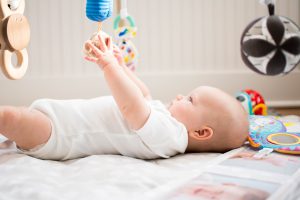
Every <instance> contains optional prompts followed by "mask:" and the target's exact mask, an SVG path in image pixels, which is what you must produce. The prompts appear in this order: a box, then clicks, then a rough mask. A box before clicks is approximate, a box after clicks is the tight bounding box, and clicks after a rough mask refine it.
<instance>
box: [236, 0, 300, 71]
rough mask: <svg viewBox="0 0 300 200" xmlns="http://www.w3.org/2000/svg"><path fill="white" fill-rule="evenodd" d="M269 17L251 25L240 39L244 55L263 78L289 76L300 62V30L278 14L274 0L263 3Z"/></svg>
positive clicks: (244, 59) (250, 65)
mask: <svg viewBox="0 0 300 200" xmlns="http://www.w3.org/2000/svg"><path fill="white" fill-rule="evenodd" d="M260 1H261V2H263V3H264V4H266V5H267V6H268V8H269V16H266V17H261V18H259V19H256V20H254V21H253V22H251V23H250V24H249V25H248V26H247V27H246V29H245V31H244V32H243V34H242V38H241V56H242V59H243V61H244V63H245V64H246V65H247V66H248V67H249V68H250V69H251V70H253V71H255V72H257V73H259V74H263V75H271V76H272V75H279V74H283V75H284V74H287V73H289V72H290V71H292V70H293V69H294V68H295V67H296V66H297V64H298V63H299V62H300V28H299V27H298V26H297V24H296V23H295V22H293V21H292V20H290V19H288V18H287V17H283V16H277V15H275V12H274V11H275V0H260Z"/></svg>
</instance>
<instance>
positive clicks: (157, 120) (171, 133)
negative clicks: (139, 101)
mask: <svg viewBox="0 0 300 200" xmlns="http://www.w3.org/2000/svg"><path fill="white" fill-rule="evenodd" d="M150 107H151V113H150V116H149V118H148V120H147V121H146V123H145V124H144V126H143V127H142V128H141V129H139V130H137V131H136V133H137V134H138V135H139V137H140V138H141V140H142V141H143V142H144V144H145V145H146V146H147V147H148V148H149V149H150V150H151V151H152V152H153V153H155V154H157V155H158V156H160V157H162V158H169V157H170V156H174V155H176V154H179V153H184V152H185V150H186V148H187V144H188V136H187V130H186V128H185V126H184V125H183V124H182V123H180V122H179V121H177V120H176V119H175V118H173V117H172V116H171V114H170V112H169V111H168V110H167V109H166V108H165V106H164V105H163V104H162V103H160V102H158V101H156V102H155V103H154V105H150Z"/></svg>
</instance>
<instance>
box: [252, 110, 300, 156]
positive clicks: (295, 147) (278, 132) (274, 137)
mask: <svg viewBox="0 0 300 200" xmlns="http://www.w3.org/2000/svg"><path fill="white" fill-rule="evenodd" d="M249 124H250V128H249V136H248V140H249V144H250V145H251V146H252V147H253V148H258V149H271V150H275V151H277V152H281V153H287V154H300V133H296V132H287V129H286V127H285V126H284V124H283V123H282V122H281V121H279V120H277V119H276V118H275V117H272V116H256V115H250V116H249Z"/></svg>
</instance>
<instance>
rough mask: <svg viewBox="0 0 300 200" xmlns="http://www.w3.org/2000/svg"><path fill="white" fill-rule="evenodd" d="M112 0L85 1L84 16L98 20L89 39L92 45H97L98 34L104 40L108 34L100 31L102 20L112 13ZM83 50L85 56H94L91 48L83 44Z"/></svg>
mask: <svg viewBox="0 0 300 200" xmlns="http://www.w3.org/2000/svg"><path fill="white" fill-rule="evenodd" d="M112 10H113V0H87V1H86V16H87V18H89V19H90V20H92V21H95V22H98V31H97V32H95V33H93V34H92V36H91V37H90V40H91V41H92V43H93V44H94V45H96V46H97V45H98V35H99V34H100V35H101V37H102V38H104V40H105V41H107V38H108V37H109V35H107V34H106V33H104V32H103V31H101V29H102V22H103V21H104V20H106V19H107V18H109V17H110V16H111V15H112V13H113V11H112ZM83 52H84V53H85V55H86V56H91V57H95V55H94V54H93V53H92V49H91V48H90V47H89V46H88V45H85V46H84V49H83Z"/></svg>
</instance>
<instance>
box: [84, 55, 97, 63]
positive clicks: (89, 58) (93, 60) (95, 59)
mask: <svg viewBox="0 0 300 200" xmlns="http://www.w3.org/2000/svg"><path fill="white" fill-rule="evenodd" d="M84 59H86V60H87V61H91V62H94V63H97V61H98V59H97V58H94V57H88V56H85V57H84Z"/></svg>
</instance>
